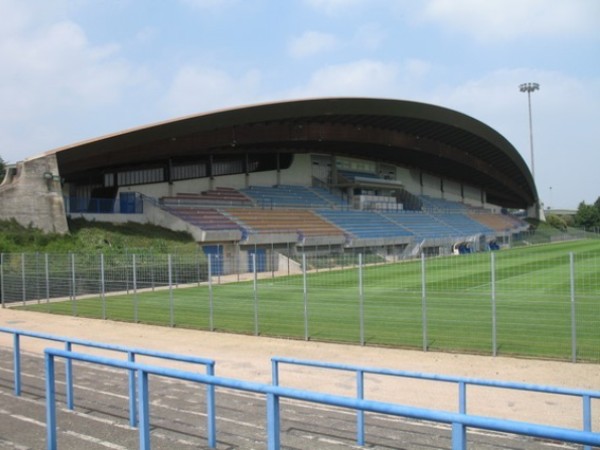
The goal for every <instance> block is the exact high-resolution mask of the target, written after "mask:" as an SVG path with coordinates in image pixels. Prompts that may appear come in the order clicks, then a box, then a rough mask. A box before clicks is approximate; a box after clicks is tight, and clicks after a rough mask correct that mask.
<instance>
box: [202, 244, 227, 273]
mask: <svg viewBox="0 0 600 450" xmlns="http://www.w3.org/2000/svg"><path fill="white" fill-rule="evenodd" d="M202 250H203V251H204V254H205V255H206V256H209V255H210V270H211V274H212V275H223V247H221V246H220V245H205V246H204V247H202Z"/></svg>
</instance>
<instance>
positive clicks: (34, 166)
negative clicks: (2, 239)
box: [0, 155, 69, 234]
mask: <svg viewBox="0 0 600 450" xmlns="http://www.w3.org/2000/svg"><path fill="white" fill-rule="evenodd" d="M45 174H46V177H48V178H46V177H45ZM0 219H4V220H6V219H15V220H16V221H17V222H18V223H20V224H21V225H23V226H30V225H31V226H33V227H35V228H39V229H40V230H42V231H44V232H47V233H59V234H65V233H68V232H69V228H68V226H67V218H66V214H65V204H64V201H63V194H62V188H61V183H60V174H59V172H58V164H57V162H56V156H55V155H46V156H41V157H39V158H35V159H29V160H25V161H22V162H19V163H17V165H16V173H15V174H14V176H12V177H7V178H6V179H5V180H4V182H3V183H2V185H0Z"/></svg>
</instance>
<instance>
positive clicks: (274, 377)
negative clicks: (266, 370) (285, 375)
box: [271, 359, 279, 386]
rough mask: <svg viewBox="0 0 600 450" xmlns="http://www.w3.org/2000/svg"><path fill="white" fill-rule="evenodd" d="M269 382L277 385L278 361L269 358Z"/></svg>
mask: <svg viewBox="0 0 600 450" xmlns="http://www.w3.org/2000/svg"><path fill="white" fill-rule="evenodd" d="M271 384H272V385H273V386H279V361H277V360H276V359H271Z"/></svg>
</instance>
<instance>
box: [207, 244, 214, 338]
mask: <svg viewBox="0 0 600 450" xmlns="http://www.w3.org/2000/svg"><path fill="white" fill-rule="evenodd" d="M206 256H207V257H208V328H209V329H210V331H215V326H214V322H213V312H214V311H213V290H212V255H211V254H210V253H209V254H207V255H206Z"/></svg>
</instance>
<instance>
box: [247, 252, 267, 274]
mask: <svg viewBox="0 0 600 450" xmlns="http://www.w3.org/2000/svg"><path fill="white" fill-rule="evenodd" d="M254 255H256V272H266V271H267V252H266V250H265V249H264V248H255V249H252V250H248V268H249V269H250V272H253V273H254V266H253V258H252V257H253V256H254Z"/></svg>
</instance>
